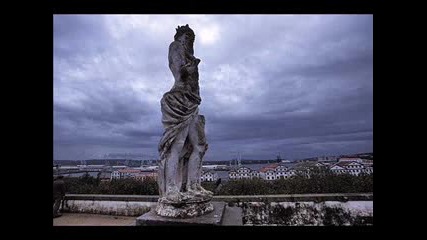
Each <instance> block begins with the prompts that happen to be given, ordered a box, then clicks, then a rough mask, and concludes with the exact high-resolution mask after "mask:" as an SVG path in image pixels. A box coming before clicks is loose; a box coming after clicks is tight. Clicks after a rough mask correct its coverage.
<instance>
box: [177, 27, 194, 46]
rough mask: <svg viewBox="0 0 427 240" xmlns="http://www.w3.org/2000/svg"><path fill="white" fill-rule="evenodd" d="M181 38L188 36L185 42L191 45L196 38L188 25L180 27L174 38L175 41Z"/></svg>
mask: <svg viewBox="0 0 427 240" xmlns="http://www.w3.org/2000/svg"><path fill="white" fill-rule="evenodd" d="M181 36H186V38H185V41H189V42H190V43H193V42H194V39H195V37H196V35H195V34H194V32H193V30H192V29H191V28H190V27H189V26H188V24H187V25H185V26H178V28H177V29H176V34H175V36H174V38H175V41H176V40H178V39H179V38H180V37H181Z"/></svg>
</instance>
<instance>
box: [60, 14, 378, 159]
mask: <svg viewBox="0 0 427 240" xmlns="http://www.w3.org/2000/svg"><path fill="white" fill-rule="evenodd" d="M184 24H189V26H190V27H191V28H192V29H193V30H194V32H195V34H196V41H195V46H194V49H195V53H194V55H195V56H196V57H198V58H200V59H201V60H202V61H201V63H200V65H199V75H200V95H201V97H202V103H201V105H200V106H199V108H200V114H203V115H205V117H206V135H207V140H208V144H209V149H208V151H207V153H206V155H205V160H228V159H231V158H235V157H236V154H237V152H240V153H241V156H242V158H243V159H274V158H275V157H276V156H277V155H278V154H280V155H281V156H282V157H283V158H287V159H298V158H305V157H312V156H320V155H337V154H347V153H358V152H370V151H372V144H373V142H372V141H373V140H372V138H373V118H372V115H373V93H372V89H373V75H372V72H373V63H372V62H373V38H372V35H373V20H372V15H55V16H54V26H53V31H54V56H53V57H54V89H53V90H54V91H53V94H54V158H55V159H56V160H61V159H89V158H102V157H104V155H105V154H111V153H119V154H121V153H133V154H143V158H144V159H148V158H157V156H158V152H157V145H158V143H159V140H160V138H161V136H162V134H163V126H162V124H161V111H160V99H161V98H162V95H163V94H164V93H165V92H167V91H169V90H170V88H171V87H172V85H173V82H174V79H173V76H172V73H171V72H170V70H169V68H168V58H167V55H168V47H169V44H170V43H171V42H172V41H173V36H174V34H175V32H176V31H175V28H176V27H177V26H178V25H184Z"/></svg>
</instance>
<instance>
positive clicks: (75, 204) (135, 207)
mask: <svg viewBox="0 0 427 240" xmlns="http://www.w3.org/2000/svg"><path fill="white" fill-rule="evenodd" d="M155 204H156V203H155V202H134V201H98V200H66V201H65V202H64V209H63V211H64V212H72V213H94V214H105V215H117V216H140V215H142V214H144V213H146V212H148V211H150V208H151V207H153V206H155Z"/></svg>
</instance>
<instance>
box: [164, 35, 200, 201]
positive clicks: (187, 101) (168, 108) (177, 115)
mask: <svg viewBox="0 0 427 240" xmlns="http://www.w3.org/2000/svg"><path fill="white" fill-rule="evenodd" d="M186 54H188V51H186V50H185V47H184V46H182V45H180V43H178V42H176V41H175V42H173V43H172V44H171V46H170V48H169V67H170V69H171V71H172V74H173V75H174V77H175V84H174V86H173V88H172V89H171V90H170V91H169V92H167V93H165V94H164V95H163V98H162V99H161V101H160V103H161V110H162V123H163V126H164V128H165V131H164V133H163V136H162V138H161V140H160V143H159V149H158V150H159V153H160V164H159V172H158V174H159V175H158V178H159V179H158V183H159V192H160V197H162V196H164V195H165V192H166V178H167V177H168V176H165V174H166V172H165V171H166V164H167V161H168V157H169V156H170V152H171V147H172V145H173V143H174V141H175V140H176V138H177V136H178V135H180V133H183V135H184V136H188V131H189V125H190V123H191V122H192V121H193V119H194V118H197V117H198V116H199V115H198V112H199V109H198V106H199V104H200V102H201V99H200V96H199V85H198V71H197V69H196V71H195V72H194V73H193V74H190V75H188V74H183V73H182V71H181V67H182V66H183V65H185V64H186V63H187V62H188V61H189V59H188V57H187V56H186ZM191 56H192V55H191ZM193 58H194V56H193ZM197 119H199V118H197ZM198 121H202V122H203V124H202V126H204V118H203V117H200V120H198ZM199 125H200V124H199ZM203 131H204V130H203ZM181 136H182V135H181ZM206 147H207V144H206ZM191 152H192V146H191V144H189V142H188V139H186V141H185V144H184V147H183V149H182V151H181V153H180V159H179V164H182V165H184V166H183V167H182V168H181V169H184V170H185V169H186V167H185V164H186V163H187V162H188V158H189V157H190V154H191ZM200 167H201V166H200ZM176 174H178V175H180V176H179V177H180V178H182V179H183V180H184V181H185V178H186V177H185V175H186V172H178V173H176ZM184 185H185V182H182V186H184ZM182 186H180V187H182Z"/></svg>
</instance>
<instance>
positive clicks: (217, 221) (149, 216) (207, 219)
mask: <svg viewBox="0 0 427 240" xmlns="http://www.w3.org/2000/svg"><path fill="white" fill-rule="evenodd" d="M204 204H206V206H199V207H201V208H202V209H203V207H206V209H207V210H209V209H208V208H209V204H211V205H212V206H213V211H211V212H209V213H206V214H204V215H201V216H196V217H190V218H173V217H163V216H159V215H158V214H157V213H156V209H155V208H152V209H151V210H150V211H149V212H148V213H145V214H143V215H142V216H140V217H138V218H137V219H136V224H135V225H136V226H149V225H221V224H222V220H223V215H224V211H225V205H226V204H225V202H208V203H204ZM158 207H161V208H162V207H164V206H162V205H158V206H157V207H156V208H158ZM190 208H192V207H190ZM187 210H188V209H187Z"/></svg>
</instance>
